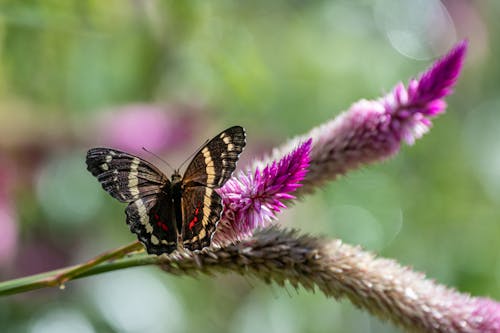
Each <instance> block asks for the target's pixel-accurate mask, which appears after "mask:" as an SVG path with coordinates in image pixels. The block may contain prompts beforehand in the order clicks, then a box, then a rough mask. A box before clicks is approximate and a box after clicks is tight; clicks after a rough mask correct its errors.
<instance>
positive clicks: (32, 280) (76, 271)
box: [0, 241, 156, 296]
mask: <svg viewBox="0 0 500 333" xmlns="http://www.w3.org/2000/svg"><path fill="white" fill-rule="evenodd" d="M140 249H142V245H141V244H140V243H139V242H137V241H136V242H133V243H131V244H128V245H125V246H122V247H119V248H117V249H114V250H110V251H107V252H104V253H102V254H100V255H98V256H97V257H95V258H93V259H91V260H89V261H87V262H85V263H83V264H79V265H75V266H70V267H66V268H61V269H57V270H54V271H50V272H45V273H41V274H36V275H31V276H28V277H24V278H19V279H14V280H9V281H5V282H1V283H0V296H5V295H11V294H17V293H21V292H25V291H29V290H35V289H40V288H44V287H56V286H59V288H61V289H64V284H65V283H66V282H67V281H70V280H75V279H78V278H81V277H84V276H89V275H94V274H98V273H103V272H108V271H112V270H116V269H121V268H127V267H132V266H141V265H149V264H153V263H156V260H155V259H156V258H155V257H147V256H144V255H136V256H133V257H129V258H124V259H123V257H124V256H126V255H127V254H130V253H132V252H135V251H138V250H140ZM111 260H114V261H112V262H111Z"/></svg>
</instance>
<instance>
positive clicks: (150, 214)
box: [87, 148, 177, 254]
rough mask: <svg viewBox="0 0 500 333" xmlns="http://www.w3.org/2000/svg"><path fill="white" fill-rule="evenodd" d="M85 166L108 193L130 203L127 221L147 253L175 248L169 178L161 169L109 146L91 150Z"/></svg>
mask: <svg viewBox="0 0 500 333" xmlns="http://www.w3.org/2000/svg"><path fill="white" fill-rule="evenodd" d="M87 169H88V170H89V171H90V172H91V173H92V174H93V175H94V176H96V177H97V179H98V180H99V182H100V183H101V185H102V187H103V188H104V189H105V190H106V191H107V192H108V193H109V194H111V195H112V196H113V197H114V198H116V199H118V200H120V201H121V202H128V203H129V205H128V206H127V209H126V210H125V213H126V215H127V224H128V225H129V227H130V230H131V231H132V232H133V233H135V234H137V237H138V239H139V240H140V241H141V242H142V243H143V244H144V245H145V246H146V249H147V251H148V253H155V254H161V253H163V252H167V253H170V252H172V251H173V250H174V249H175V248H176V244H177V230H176V228H175V227H173V224H172V221H173V218H172V213H171V212H172V199H171V195H170V181H169V180H168V178H167V177H166V176H165V175H164V174H163V173H162V172H161V171H160V170H158V169H157V168H156V167H155V166H154V165H152V164H150V163H149V162H147V161H145V160H143V159H141V158H139V157H137V156H133V155H130V154H127V153H124V152H122V151H119V150H115V149H109V148H93V149H90V150H89V151H88V153H87Z"/></svg>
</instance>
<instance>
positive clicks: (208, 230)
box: [182, 186, 222, 250]
mask: <svg viewBox="0 0 500 333" xmlns="http://www.w3.org/2000/svg"><path fill="white" fill-rule="evenodd" d="M221 214H222V203H221V197H220V196H219V195H218V194H217V193H216V192H215V191H214V190H213V189H211V188H210V187H205V186H196V187H188V188H186V189H185V190H184V192H183V194H182V216H183V218H184V221H185V222H184V223H183V230H182V240H183V246H184V247H185V248H187V249H189V250H199V249H202V248H204V247H207V246H209V245H210V241H211V239H212V235H213V233H214V232H215V228H216V227H217V223H218V222H219V219H220V216H221Z"/></svg>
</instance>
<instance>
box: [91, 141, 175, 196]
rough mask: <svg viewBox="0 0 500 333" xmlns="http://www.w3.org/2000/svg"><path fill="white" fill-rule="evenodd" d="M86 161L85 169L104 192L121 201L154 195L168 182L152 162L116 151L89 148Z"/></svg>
mask: <svg viewBox="0 0 500 333" xmlns="http://www.w3.org/2000/svg"><path fill="white" fill-rule="evenodd" d="M86 162H87V170H89V171H90V172H91V173H92V174H93V175H94V176H95V177H97V180H98V181H99V182H100V183H101V185H102V187H103V188H104V190H106V192H108V193H109V194H111V196H112V197H113V198H115V199H118V200H120V201H121V202H132V201H135V200H137V199H139V198H140V197H144V196H148V195H154V194H157V193H159V192H160V190H161V188H162V187H163V186H164V185H165V184H167V183H169V180H168V178H167V177H166V176H165V175H164V174H163V173H162V172H161V171H160V170H158V169H157V168H156V167H155V166H153V165H152V164H151V163H149V162H146V161H145V160H143V159H141V158H139V157H137V156H133V155H130V154H127V153H124V152H122V151H119V150H114V149H109V148H92V149H90V150H89V151H88V153H87V160H86Z"/></svg>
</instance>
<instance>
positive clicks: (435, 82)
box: [414, 40, 468, 103]
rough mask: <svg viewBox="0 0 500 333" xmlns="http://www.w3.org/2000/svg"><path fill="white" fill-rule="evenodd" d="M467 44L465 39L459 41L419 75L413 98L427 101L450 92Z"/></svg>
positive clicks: (461, 63)
mask: <svg viewBox="0 0 500 333" xmlns="http://www.w3.org/2000/svg"><path fill="white" fill-rule="evenodd" d="M467 46H468V42H467V40H463V41H461V42H459V43H458V44H457V45H456V46H455V47H454V48H453V49H452V50H451V51H450V52H448V54H447V55H445V56H444V57H442V58H441V59H440V60H438V61H437V62H436V63H435V64H434V66H432V67H431V68H430V69H429V70H428V71H427V72H425V73H424V74H423V75H422V76H421V78H420V80H419V84H418V92H417V94H416V96H414V99H415V100H419V101H421V102H423V103H428V102H430V101H432V100H436V99H438V98H442V97H445V96H446V95H448V94H450V93H451V91H452V87H453V86H454V85H455V83H456V81H457V78H458V75H459V74H460V70H461V69H462V65H463V61H464V58H465V54H466V52H467Z"/></svg>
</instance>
